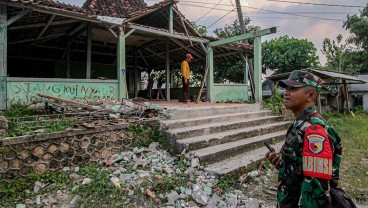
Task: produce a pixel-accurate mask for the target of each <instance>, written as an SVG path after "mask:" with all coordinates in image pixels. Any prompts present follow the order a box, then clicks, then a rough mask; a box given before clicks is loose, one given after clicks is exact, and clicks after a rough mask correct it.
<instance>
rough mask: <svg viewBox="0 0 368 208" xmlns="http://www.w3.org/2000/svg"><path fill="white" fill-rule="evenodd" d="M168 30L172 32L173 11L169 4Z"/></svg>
mask: <svg viewBox="0 0 368 208" xmlns="http://www.w3.org/2000/svg"><path fill="white" fill-rule="evenodd" d="M169 15H170V17H169V32H170V33H173V32H174V13H173V6H172V5H170V7H169Z"/></svg>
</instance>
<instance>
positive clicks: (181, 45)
mask: <svg viewBox="0 0 368 208" xmlns="http://www.w3.org/2000/svg"><path fill="white" fill-rule="evenodd" d="M170 40H171V41H172V42H174V43H175V44H176V45H178V46H180V47H181V48H184V49H185V50H186V51H188V52H189V53H192V54H193V55H195V56H196V57H198V58H203V56H202V55H200V54H199V53H197V52H196V51H194V50H193V49H191V48H189V47H186V46H185V45H184V44H183V43H182V42H180V41H179V40H176V39H174V38H170Z"/></svg>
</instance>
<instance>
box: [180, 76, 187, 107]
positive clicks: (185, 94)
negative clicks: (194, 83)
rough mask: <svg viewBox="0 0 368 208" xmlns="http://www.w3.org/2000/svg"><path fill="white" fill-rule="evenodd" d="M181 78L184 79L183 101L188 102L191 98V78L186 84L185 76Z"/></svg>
mask: <svg viewBox="0 0 368 208" xmlns="http://www.w3.org/2000/svg"><path fill="white" fill-rule="evenodd" d="M181 80H182V81H183V102H184V103H186V102H188V99H189V79H188V82H187V83H186V84H185V82H184V77H182V78H181Z"/></svg>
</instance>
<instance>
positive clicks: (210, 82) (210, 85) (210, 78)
mask: <svg viewBox="0 0 368 208" xmlns="http://www.w3.org/2000/svg"><path fill="white" fill-rule="evenodd" d="M207 59H208V64H209V66H210V67H209V70H208V75H207V101H209V102H212V101H213V100H214V82H215V81H214V62H213V49H212V47H210V46H208V47H207Z"/></svg>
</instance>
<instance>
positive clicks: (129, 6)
mask: <svg viewBox="0 0 368 208" xmlns="http://www.w3.org/2000/svg"><path fill="white" fill-rule="evenodd" d="M8 1H9V2H19V3H22V4H24V5H34V6H44V7H50V8H57V9H62V10H67V11H73V12H78V13H81V14H87V15H100V16H110V17H118V18H131V17H136V16H140V15H143V14H145V13H147V12H150V11H153V10H155V9H157V8H159V7H162V6H165V5H167V4H169V3H171V2H172V0H164V1H162V2H159V3H156V4H154V5H152V6H147V4H146V3H145V2H144V0H86V2H85V3H84V5H83V7H78V6H75V5H71V4H66V3H61V2H58V1H54V0H8Z"/></svg>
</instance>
